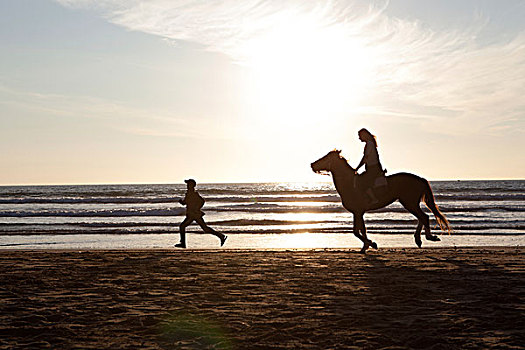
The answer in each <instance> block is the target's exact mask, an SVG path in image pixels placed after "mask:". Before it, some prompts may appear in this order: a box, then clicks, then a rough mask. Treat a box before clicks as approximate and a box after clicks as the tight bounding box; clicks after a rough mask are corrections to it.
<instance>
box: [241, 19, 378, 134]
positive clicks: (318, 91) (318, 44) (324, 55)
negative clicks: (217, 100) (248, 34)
mask: <svg viewBox="0 0 525 350" xmlns="http://www.w3.org/2000/svg"><path fill="white" fill-rule="evenodd" d="M243 51H244V56H245V57H246V62H247V65H248V66H249V68H250V69H251V72H252V75H251V84H250V89H249V91H250V94H251V96H250V99H251V101H252V102H253V104H254V108H253V109H254V111H255V113H256V114H259V117H262V118H265V119H266V120H269V122H270V123H273V122H275V121H278V122H279V123H280V125H284V126H294V127H296V126H299V125H300V126H302V127H314V126H315V124H316V122H317V121H318V120H319V118H320V117H321V116H322V117H325V118H326V117H327V116H328V117H329V116H338V115H343V114H344V113H346V112H347V111H348V110H351V109H352V108H355V107H356V106H357V105H358V104H359V101H360V99H361V97H362V96H363V95H364V94H366V89H367V83H368V82H369V81H370V79H369V76H370V72H371V68H372V63H373V62H372V61H373V57H372V53H371V52H370V50H368V49H367V48H366V45H365V44H364V42H361V41H360V40H359V39H358V38H356V37H353V36H352V35H350V34H348V33H347V31H346V30H345V27H344V26H342V25H338V24H326V23H325V21H323V19H322V18H320V17H316V16H313V15H304V14H303V15H301V14H295V15H288V16H287V17H286V18H283V19H282V20H281V21H280V22H279V24H278V25H275V26H273V27H272V28H271V29H268V30H266V31H264V32H263V33H261V34H260V35H258V36H256V37H254V38H253V39H252V40H249V41H248V42H247V43H246V45H245V47H244V48H243Z"/></svg>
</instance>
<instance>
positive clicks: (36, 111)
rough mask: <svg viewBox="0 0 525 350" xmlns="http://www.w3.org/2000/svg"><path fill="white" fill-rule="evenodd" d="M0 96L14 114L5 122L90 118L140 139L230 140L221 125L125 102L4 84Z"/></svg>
mask: <svg viewBox="0 0 525 350" xmlns="http://www.w3.org/2000/svg"><path fill="white" fill-rule="evenodd" d="M0 96H1V97H0V107H2V106H3V108H9V110H10V111H12V112H11V113H9V116H8V115H5V116H4V117H3V118H1V117H0V119H5V120H4V121H5V122H7V118H16V117H20V116H24V115H29V116H30V115H37V116H39V117H48V118H50V119H54V118H58V119H57V122H61V121H60V119H62V120H68V119H90V120H92V122H94V123H97V124H99V125H102V126H103V127H105V128H110V129H113V130H116V131H119V132H122V133H127V134H134V135H140V136H158V137H179V138H180V137H184V138H194V139H213V138H214V139H216V138H227V135H226V133H225V132H222V131H221V127H220V125H215V126H214V127H213V128H206V127H204V126H205V125H203V124H201V122H199V121H198V120H195V118H190V117H188V116H182V117H181V116H177V115H174V114H173V113H169V112H167V111H165V110H153V109H145V108H137V107H132V106H129V105H128V104H126V103H124V102H117V101H109V100H105V99H100V98H94V97H89V96H70V95H60V94H43V93H37V92H28V91H21V90H17V89H13V88H9V87H7V86H5V85H1V84H0ZM13 111H14V112H16V113H14V112H13ZM208 123H209V121H208Z"/></svg>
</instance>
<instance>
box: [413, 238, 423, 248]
mask: <svg viewBox="0 0 525 350" xmlns="http://www.w3.org/2000/svg"><path fill="white" fill-rule="evenodd" d="M415 239H416V245H417V247H418V248H421V246H422V245H423V242H421V237H415Z"/></svg>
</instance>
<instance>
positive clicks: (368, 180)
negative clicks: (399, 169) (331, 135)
mask: <svg viewBox="0 0 525 350" xmlns="http://www.w3.org/2000/svg"><path fill="white" fill-rule="evenodd" d="M358 136H359V140H361V142H365V149H364V152H363V153H364V154H363V158H362V159H361V161H360V162H359V165H358V166H357V168H356V169H355V171H357V170H358V169H359V168H360V167H362V166H363V165H365V171H364V173H362V174H361V175H360V179H361V181H362V183H361V184H362V186H363V188H365V189H366V194H367V195H368V196H369V197H370V203H369V204H370V205H374V204H377V203H378V202H379V201H378V200H377V198H376V196H375V194H374V191H373V190H372V187H373V186H374V182H375V180H376V179H377V178H378V177H380V176H384V175H385V172H384V170H383V167H382V166H381V162H380V161H379V153H377V141H376V137H375V136H374V135H372V133H371V132H370V131H368V130H367V129H365V128H363V129H361V130H359V132H358Z"/></svg>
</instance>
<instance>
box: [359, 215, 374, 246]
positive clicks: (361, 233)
mask: <svg viewBox="0 0 525 350" xmlns="http://www.w3.org/2000/svg"><path fill="white" fill-rule="evenodd" d="M354 235H355V236H356V237H357V238H359V239H360V240H361V241H362V242H363V248H361V253H366V250H367V249H368V247H370V246H372V247H373V248H374V249H377V244H376V243H375V242H372V241H371V240H369V239H368V237H367V236H366V227H365V220H364V219H363V215H362V214H361V215H357V214H356V215H354Z"/></svg>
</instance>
